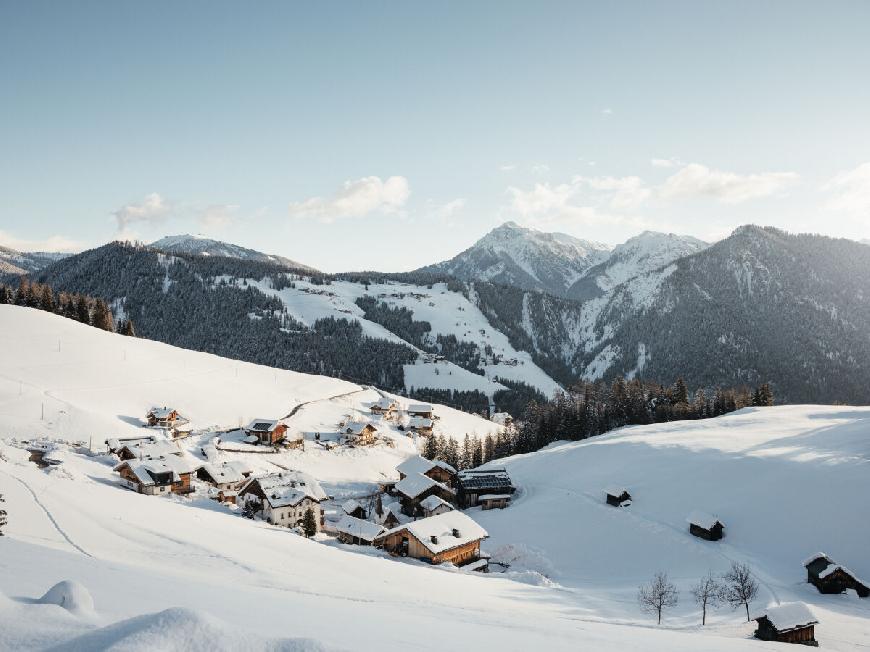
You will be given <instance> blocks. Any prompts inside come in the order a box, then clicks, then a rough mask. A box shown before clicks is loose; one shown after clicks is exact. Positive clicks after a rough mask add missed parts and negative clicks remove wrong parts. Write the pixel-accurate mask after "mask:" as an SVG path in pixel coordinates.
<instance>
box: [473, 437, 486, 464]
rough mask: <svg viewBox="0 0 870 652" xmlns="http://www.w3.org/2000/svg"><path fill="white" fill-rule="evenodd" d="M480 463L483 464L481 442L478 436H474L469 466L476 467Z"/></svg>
mask: <svg viewBox="0 0 870 652" xmlns="http://www.w3.org/2000/svg"><path fill="white" fill-rule="evenodd" d="M481 464H483V442H481V441H480V437H475V438H474V451H473V453H472V456H471V468H472V469H476V468H477V467H478V466H480V465H481Z"/></svg>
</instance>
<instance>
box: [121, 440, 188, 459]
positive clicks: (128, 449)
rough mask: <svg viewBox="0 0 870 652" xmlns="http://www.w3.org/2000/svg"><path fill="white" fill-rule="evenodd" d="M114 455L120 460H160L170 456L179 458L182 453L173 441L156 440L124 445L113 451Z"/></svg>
mask: <svg viewBox="0 0 870 652" xmlns="http://www.w3.org/2000/svg"><path fill="white" fill-rule="evenodd" d="M115 454H116V455H117V456H118V459H121V460H145V459H160V458H164V457H168V456H171V455H174V456H176V457H179V456H181V455H183V454H184V452H183V451H182V450H181V449H180V448H179V447H178V444H176V443H175V442H174V441H169V440H168V439H157V440H153V441H139V442H136V443H128V444H124V445H123V446H121V447H119V448H118V449H116V450H115Z"/></svg>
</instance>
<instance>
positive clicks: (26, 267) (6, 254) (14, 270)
mask: <svg viewBox="0 0 870 652" xmlns="http://www.w3.org/2000/svg"><path fill="white" fill-rule="evenodd" d="M69 255H70V254H66V253H56V252H50V251H16V250H15V249H10V248H9V247H3V246H0V276H3V275H6V274H9V275H15V276H19V275H21V274H30V273H32V272H37V271H39V270H40V269H42V268H43V267H46V266H47V265H50V264H51V263H54V262H56V261H58V260H61V259H62V258H66V257H67V256H69Z"/></svg>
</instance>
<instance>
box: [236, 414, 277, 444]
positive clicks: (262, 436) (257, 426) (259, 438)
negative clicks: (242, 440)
mask: <svg viewBox="0 0 870 652" xmlns="http://www.w3.org/2000/svg"><path fill="white" fill-rule="evenodd" d="M244 430H245V434H246V435H247V436H248V440H249V442H250V443H252V444H264V445H266V446H273V445H275V444H277V443H278V442H279V441H281V439H283V437H284V433H286V432H287V425H286V424H284V423H281V422H280V421H275V420H270V419H254V420H253V421H251V423H249V424H248V425H247V426H245V428H244Z"/></svg>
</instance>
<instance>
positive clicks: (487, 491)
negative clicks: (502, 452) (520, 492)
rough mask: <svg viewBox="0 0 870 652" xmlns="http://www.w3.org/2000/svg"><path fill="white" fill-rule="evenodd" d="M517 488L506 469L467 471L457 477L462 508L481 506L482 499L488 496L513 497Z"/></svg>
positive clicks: (457, 490) (458, 499) (457, 494)
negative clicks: (505, 495)
mask: <svg viewBox="0 0 870 652" xmlns="http://www.w3.org/2000/svg"><path fill="white" fill-rule="evenodd" d="M515 491H516V488H515V487H514V485H513V483H512V482H511V478H510V476H509V475H508V472H507V470H506V469H504V468H502V467H494V468H488V469H466V470H464V471H460V472H459V473H458V474H457V475H456V498H457V501H458V504H459V506H460V507H461V508H466V507H474V506H476V505H479V504H480V497H481V496H486V495H503V494H507V495H508V496H512V495H513V494H514V492H515Z"/></svg>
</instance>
